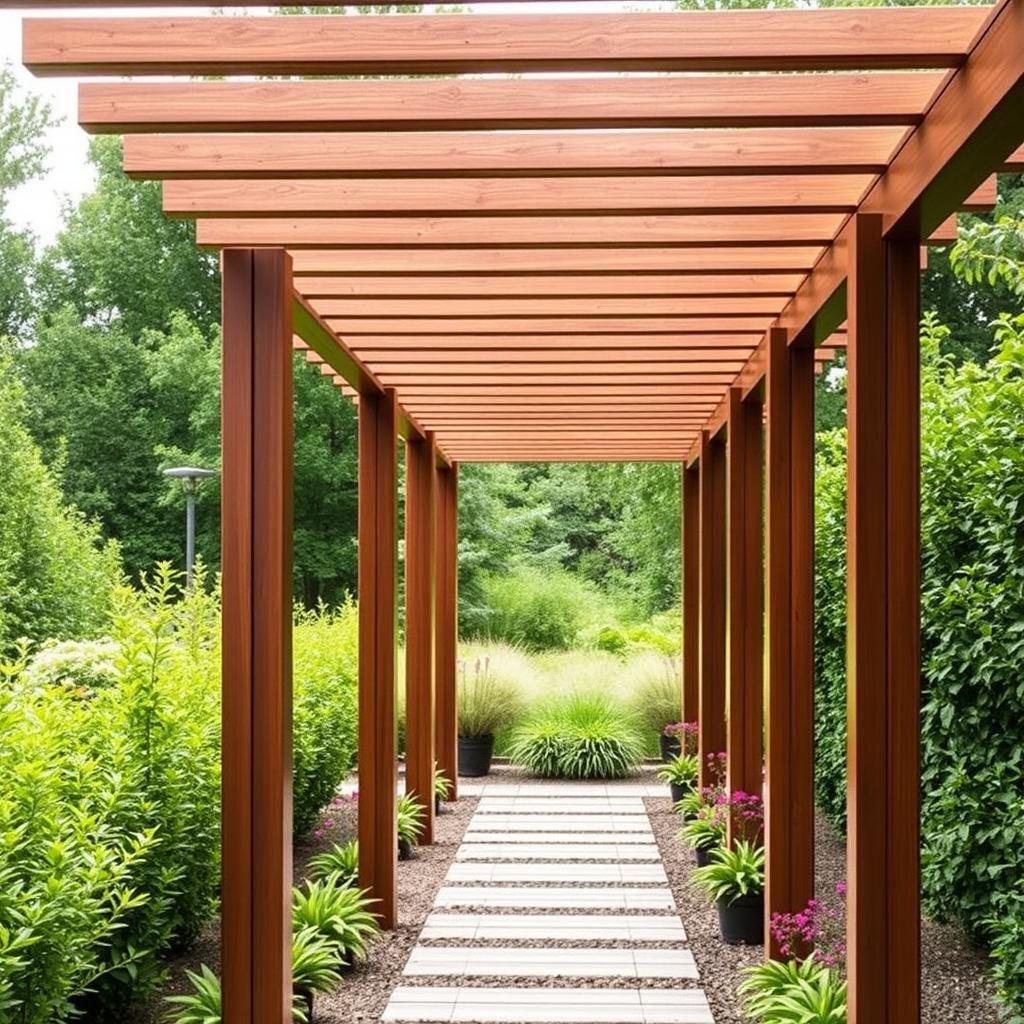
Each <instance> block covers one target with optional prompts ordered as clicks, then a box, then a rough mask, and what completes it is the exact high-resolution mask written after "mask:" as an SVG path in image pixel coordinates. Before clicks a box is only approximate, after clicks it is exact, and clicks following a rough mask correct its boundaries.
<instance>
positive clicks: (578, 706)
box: [509, 692, 643, 779]
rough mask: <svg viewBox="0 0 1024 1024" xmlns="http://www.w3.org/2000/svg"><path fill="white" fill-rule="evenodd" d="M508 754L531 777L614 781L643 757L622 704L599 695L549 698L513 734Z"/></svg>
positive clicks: (640, 746)
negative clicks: (558, 698) (530, 773)
mask: <svg viewBox="0 0 1024 1024" xmlns="http://www.w3.org/2000/svg"><path fill="white" fill-rule="evenodd" d="M509 756H510V757H511V759H512V760H513V762H515V763H516V764H519V765H521V766H522V767H524V768H526V769H527V771H530V772H532V773H533V774H535V775H541V776H544V777H548V778H566V779H618V778H622V777H623V776H625V775H628V774H629V773H630V772H631V771H633V770H634V769H635V768H636V766H637V765H638V764H639V762H640V759H641V758H642V756H643V741H642V740H641V738H640V736H639V735H638V734H637V731H636V727H635V724H634V722H633V719H632V717H631V716H630V715H629V714H628V712H626V711H625V709H624V708H622V706H621V705H619V704H617V703H616V702H615V701H613V700H611V699H610V698H608V697H605V696H603V695H601V694H597V693H581V692H577V693H573V694H570V695H569V696H568V697H566V698H564V699H561V700H551V701H549V702H548V703H547V704H546V705H545V706H544V707H543V708H541V710H539V711H538V712H537V713H536V714H535V715H534V716H533V717H532V718H531V719H530V720H529V721H527V722H525V723H524V724H523V725H522V726H520V727H519V729H517V730H516V732H515V733H514V735H513V738H512V744H511V746H510V748H509Z"/></svg>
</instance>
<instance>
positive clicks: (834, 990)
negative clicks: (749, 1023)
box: [739, 957, 847, 1024]
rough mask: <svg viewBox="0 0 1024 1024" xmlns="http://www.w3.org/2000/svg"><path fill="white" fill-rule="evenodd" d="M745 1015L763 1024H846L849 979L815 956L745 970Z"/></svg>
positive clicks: (742, 993) (776, 961)
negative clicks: (846, 979) (844, 978)
mask: <svg viewBox="0 0 1024 1024" xmlns="http://www.w3.org/2000/svg"><path fill="white" fill-rule="evenodd" d="M743 973H744V975H745V976H746V977H745V980H744V981H743V983H742V984H741V985H740V989H739V990H740V994H741V995H743V996H746V1000H745V1002H744V1005H743V1011H744V1014H745V1015H746V1016H747V1017H748V1018H750V1019H751V1020H754V1021H758V1022H760V1024H846V1019H847V1015H846V982H845V981H844V980H843V979H842V977H841V976H840V974H839V973H838V972H837V971H835V970H832V969H831V968H828V967H825V966H824V965H823V964H821V963H819V962H818V961H817V960H815V959H814V958H812V957H808V958H807V959H806V960H804V961H803V962H802V963H797V962H796V961H792V960H791V961H790V962H789V963H781V962H780V961H778V960H769V961H767V962H766V963H763V964H758V965H757V966H756V967H748V968H746V969H745V970H744V972H743Z"/></svg>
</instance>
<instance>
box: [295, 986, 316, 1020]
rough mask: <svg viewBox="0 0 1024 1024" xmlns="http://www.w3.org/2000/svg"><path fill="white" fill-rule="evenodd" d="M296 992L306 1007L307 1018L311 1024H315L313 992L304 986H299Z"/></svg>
mask: <svg viewBox="0 0 1024 1024" xmlns="http://www.w3.org/2000/svg"><path fill="white" fill-rule="evenodd" d="M295 994H296V995H297V996H298V997H299V1001H300V1002H301V1003H302V1005H303V1006H304V1007H305V1008H306V1020H307V1021H308V1022H309V1024H313V993H312V992H310V991H308V990H307V989H304V988H297V989H296V990H295Z"/></svg>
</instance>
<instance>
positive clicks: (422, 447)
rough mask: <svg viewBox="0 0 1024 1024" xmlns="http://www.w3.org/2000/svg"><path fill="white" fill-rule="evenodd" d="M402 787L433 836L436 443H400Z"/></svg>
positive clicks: (429, 839)
mask: <svg viewBox="0 0 1024 1024" xmlns="http://www.w3.org/2000/svg"><path fill="white" fill-rule="evenodd" d="M405 452H406V456H405V487H406V500H405V791H406V792H407V793H412V794H414V795H415V796H416V799H417V802H418V803H419V804H420V806H421V807H422V808H423V832H422V834H421V835H420V843H421V844H423V845H424V846H429V845H430V844H432V843H433V842H434V657H435V654H434V637H435V634H436V628H437V626H436V622H435V597H434V594H435V581H436V548H435V545H436V542H437V516H436V504H437V470H436V467H435V463H436V461H437V445H436V443H435V442H434V435H433V434H427V436H426V438H424V439H422V440H409V441H408V442H407V443H406V446H405Z"/></svg>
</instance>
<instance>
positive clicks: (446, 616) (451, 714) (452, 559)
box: [434, 463, 459, 801]
mask: <svg viewBox="0 0 1024 1024" xmlns="http://www.w3.org/2000/svg"><path fill="white" fill-rule="evenodd" d="M436 472H437V483H436V487H437V520H436V523H437V539H436V546H435V551H436V558H437V564H436V570H435V571H436V573H437V590H436V594H437V606H436V607H437V613H436V619H435V625H436V634H435V640H434V653H435V658H436V661H435V669H434V673H435V694H436V697H435V718H434V749H435V752H436V757H437V767H438V770H439V771H441V772H442V773H443V775H444V776H445V778H446V779H448V781H449V782H450V783H451V790H450V792H449V794H448V797H447V799H448V800H449V801H454V800H458V798H459V789H458V786H459V757H458V690H457V688H458V657H459V599H458V589H459V467H458V463H455V464H454V465H451V466H447V467H439V468H438V469H437V471H436Z"/></svg>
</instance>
